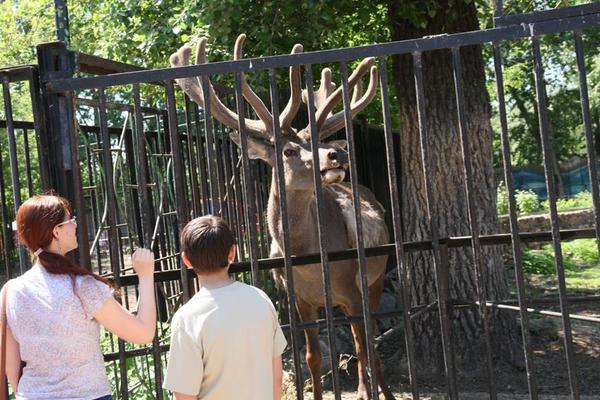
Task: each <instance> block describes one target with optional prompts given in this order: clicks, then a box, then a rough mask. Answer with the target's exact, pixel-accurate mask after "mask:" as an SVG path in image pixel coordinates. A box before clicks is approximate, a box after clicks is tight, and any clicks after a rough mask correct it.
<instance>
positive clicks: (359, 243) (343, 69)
mask: <svg viewBox="0 0 600 400" xmlns="http://www.w3.org/2000/svg"><path fill="white" fill-rule="evenodd" d="M340 75H341V78H342V98H343V101H344V119H345V122H346V138H347V139H348V159H349V161H350V167H349V172H350V183H351V185H352V203H353V206H354V220H355V222H356V249H357V251H358V270H359V274H360V288H361V293H360V294H361V303H362V313H363V323H364V327H365V330H364V333H365V344H366V350H367V363H368V367H367V366H364V367H365V369H366V370H367V375H368V376H367V378H369V382H370V385H369V389H370V393H371V396H372V397H373V398H376V397H377V396H378V391H377V374H376V373H375V371H377V368H376V366H375V345H374V343H373V325H372V323H371V321H372V320H371V308H370V304H369V295H368V293H369V282H368V280H367V260H366V258H365V244H364V241H363V239H364V236H363V227H362V214H361V207H360V200H361V199H360V195H359V193H358V191H359V186H358V173H357V171H356V170H357V166H356V164H357V162H356V151H355V149H354V147H355V142H354V129H353V126H352V111H351V107H352V106H351V104H350V93H349V92H350V89H349V87H348V66H347V65H346V63H340ZM357 84H360V83H357ZM359 362H360V361H359ZM359 372H360V371H359Z"/></svg>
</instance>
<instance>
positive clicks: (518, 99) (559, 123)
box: [484, 0, 600, 166]
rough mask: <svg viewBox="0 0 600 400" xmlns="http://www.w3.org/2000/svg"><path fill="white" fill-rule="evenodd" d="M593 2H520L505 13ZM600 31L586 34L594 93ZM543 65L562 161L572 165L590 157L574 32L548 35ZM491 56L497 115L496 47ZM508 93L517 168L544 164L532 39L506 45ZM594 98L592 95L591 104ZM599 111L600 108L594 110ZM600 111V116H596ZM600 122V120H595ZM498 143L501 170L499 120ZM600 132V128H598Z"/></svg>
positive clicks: (497, 159) (553, 139)
mask: <svg viewBox="0 0 600 400" xmlns="http://www.w3.org/2000/svg"><path fill="white" fill-rule="evenodd" d="M581 3H587V1H566V2H565V1H558V0H540V1H535V2H531V1H529V0H515V1H511V2H510V3H507V4H506V5H505V13H507V14H516V13H520V12H531V11H535V10H540V9H553V8H557V7H566V6H571V5H575V4H581ZM599 34H600V32H599V31H598V30H597V29H596V30H589V31H586V32H585V34H584V36H583V43H584V48H585V50H584V54H585V57H586V60H585V61H586V66H587V69H588V71H589V74H588V81H589V84H590V87H591V88H592V90H595V89H596V88H597V87H598V82H600V80H599V79H600V72H598V68H599V63H598V53H599V52H598V47H597V45H596V43H597V41H598V40H599V39H600V37H599ZM540 43H541V52H542V62H543V66H544V70H545V74H544V80H545V83H546V96H547V98H548V103H547V109H548V117H549V134H550V138H551V144H552V147H553V150H554V153H555V154H556V159H557V161H561V160H567V159H569V158H571V157H573V156H574V155H584V154H585V148H584V141H583V135H582V121H581V106H580V103H579V90H578V87H579V86H578V85H579V83H578V74H577V65H576V60H575V46H574V39H573V35H572V34H571V33H564V34H554V35H545V36H542V37H540ZM484 49H485V51H486V53H485V57H486V58H487V59H488V60H490V62H489V63H487V64H486V65H487V68H488V76H489V81H488V89H489V94H490V97H491V99H492V104H493V107H492V110H493V112H494V113H496V112H497V109H498V107H497V104H496V88H495V78H494V72H493V68H494V65H493V58H492V47H491V46H485V47H484ZM502 57H503V62H504V72H503V75H504V81H505V82H504V83H505V84H504V90H505V95H506V107H507V114H508V119H509V126H508V128H509V134H510V141H511V153H512V161H513V165H517V166H522V165H530V164H531V165H540V164H541V161H542V151H541V146H540V139H539V125H538V123H539V122H538V115H537V106H538V105H537V100H536V90H535V81H534V73H533V53H532V45H531V41H530V40H529V39H522V40H517V41H511V43H510V44H507V45H505V46H503V48H502ZM591 98H593V96H592V95H590V99H591ZM592 109H593V110H595V108H592ZM594 112H596V111H594ZM595 121H597V120H595ZM493 126H494V131H495V132H496V135H497V137H496V139H495V142H494V148H495V149H496V151H495V152H494V157H495V158H494V164H495V165H496V166H500V164H501V157H500V151H498V150H499V148H500V147H499V144H500V143H499V137H498V135H499V131H500V129H499V128H500V127H499V122H498V120H497V119H496V118H494V119H493ZM594 130H595V131H600V123H596V124H595V126H594Z"/></svg>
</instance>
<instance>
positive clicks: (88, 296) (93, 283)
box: [77, 276, 113, 319]
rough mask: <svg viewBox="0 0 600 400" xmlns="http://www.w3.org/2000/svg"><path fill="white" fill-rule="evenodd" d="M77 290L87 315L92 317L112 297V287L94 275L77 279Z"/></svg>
mask: <svg viewBox="0 0 600 400" xmlns="http://www.w3.org/2000/svg"><path fill="white" fill-rule="evenodd" d="M77 291H78V293H77V294H78V295H79V298H80V299H81V304H82V306H83V311H84V312H85V315H86V316H87V317H88V318H89V319H92V318H94V315H96V312H98V310H99V309H100V308H101V307H102V306H103V305H104V303H105V302H106V301H107V300H108V299H109V298H111V297H112V294H113V292H112V289H111V288H110V287H109V286H108V285H107V284H106V283H104V282H101V281H99V280H97V279H95V278H94V277H92V276H82V277H79V278H78V281H77Z"/></svg>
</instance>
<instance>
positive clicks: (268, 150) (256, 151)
mask: <svg viewBox="0 0 600 400" xmlns="http://www.w3.org/2000/svg"><path fill="white" fill-rule="evenodd" d="M229 137H230V138H231V140H233V142H234V143H235V144H237V146H238V147H239V148H241V147H242V145H241V141H240V135H239V133H237V132H236V133H231V134H229ZM248 158H250V159H252V160H256V159H259V160H263V161H264V162H266V163H267V164H269V165H271V166H273V165H274V163H275V147H274V146H273V145H272V144H271V143H268V142H266V141H264V140H259V139H254V138H253V137H251V136H248Z"/></svg>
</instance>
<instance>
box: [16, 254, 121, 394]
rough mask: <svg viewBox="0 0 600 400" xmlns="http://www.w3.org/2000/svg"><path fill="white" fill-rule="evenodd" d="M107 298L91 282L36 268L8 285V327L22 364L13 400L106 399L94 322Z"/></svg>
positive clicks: (108, 293) (100, 286) (103, 289)
mask: <svg viewBox="0 0 600 400" xmlns="http://www.w3.org/2000/svg"><path fill="white" fill-rule="evenodd" d="M74 289H75V290H74ZM111 295H112V292H111V290H110V288H109V287H108V286H107V285H105V284H104V283H102V282H100V281H97V280H96V279H94V278H93V277H91V276H78V277H77V278H75V279H74V278H72V277H71V276H69V275H54V274H50V273H48V272H47V271H46V270H45V269H44V267H42V266H41V265H39V264H35V265H34V266H33V267H32V268H31V269H30V270H29V271H27V272H26V273H25V274H23V275H22V276H20V277H18V278H16V279H13V280H11V281H10V283H9V286H8V292H7V299H6V303H7V318H8V326H9V327H10V329H11V331H12V333H13V335H14V336H15V339H16V340H17V342H18V343H19V350H20V352H21V359H22V360H23V361H25V362H26V363H27V366H26V367H25V369H24V370H23V376H22V377H21V380H20V381H19V385H18V388H17V393H16V398H17V400H30V399H31V400H37V399H45V400H53V399H69V400H90V399H96V398H98V397H102V396H106V395H109V394H110V393H111V387H110V384H109V382H108V378H107V376H106V372H105V369H104V360H103V357H102V352H101V351H100V325H99V324H98V323H97V322H96V320H94V319H93V315H94V314H95V313H96V311H98V310H99V309H100V307H101V306H102V305H103V304H104V303H105V302H106V301H107V300H108V299H109V297H111Z"/></svg>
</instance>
